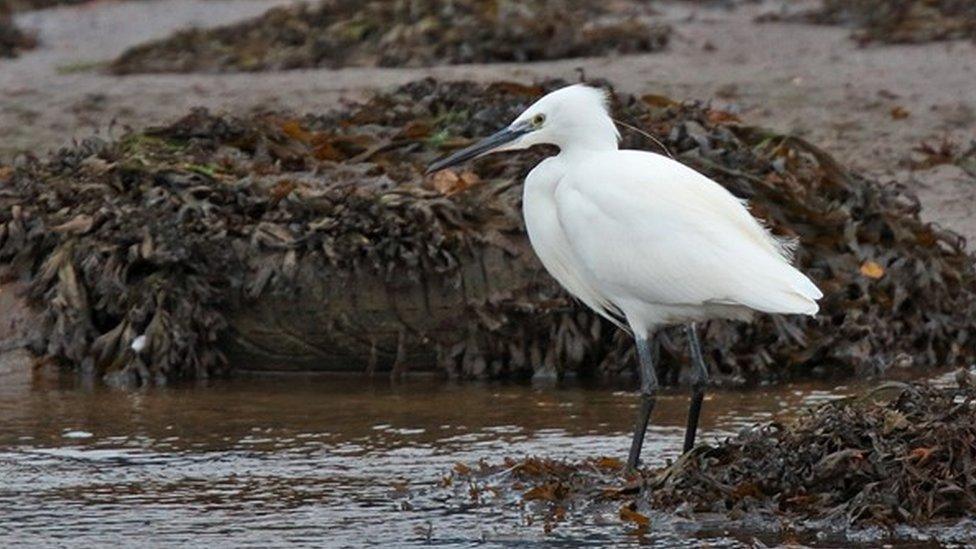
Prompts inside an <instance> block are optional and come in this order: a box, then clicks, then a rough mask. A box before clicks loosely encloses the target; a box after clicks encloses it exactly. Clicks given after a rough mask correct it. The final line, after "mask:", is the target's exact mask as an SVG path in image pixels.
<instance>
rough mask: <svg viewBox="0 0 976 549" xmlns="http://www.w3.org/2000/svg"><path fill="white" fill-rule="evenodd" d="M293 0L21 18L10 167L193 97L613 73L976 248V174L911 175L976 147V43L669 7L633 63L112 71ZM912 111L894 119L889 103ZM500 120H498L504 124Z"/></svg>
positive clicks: (206, 100)
mask: <svg viewBox="0 0 976 549" xmlns="http://www.w3.org/2000/svg"><path fill="white" fill-rule="evenodd" d="M281 3H287V0H281V1H278V0H155V1H153V2H112V1H103V2H97V3H94V4H88V5H84V6H80V7H69V8H60V9H53V10H45V11H39V12H31V13H24V14H21V15H19V16H18V19H17V21H18V23H19V24H21V25H22V26H23V27H25V28H28V29H33V30H35V31H37V32H38V34H39V37H40V39H41V41H42V46H41V47H40V48H39V49H38V50H35V51H33V52H30V53H27V54H25V55H23V56H22V57H21V58H19V59H17V60H14V61H2V62H0V127H2V128H3V129H4V138H3V140H2V141H0V160H9V159H10V158H12V157H13V156H14V155H15V154H16V153H17V152H18V151H22V150H28V149H29V150H45V149H49V148H55V147H58V146H60V145H62V144H64V143H66V142H70V141H71V140H72V139H79V138H83V137H86V136H88V135H92V134H93V133H98V134H100V135H103V136H104V135H112V134H117V133H119V132H120V131H121V129H122V128H124V127H126V126H131V127H140V126H144V125H147V124H153V123H158V122H162V121H166V120H170V119H172V118H174V117H176V116H179V115H181V114H183V113H185V112H186V111H187V110H188V109H189V108H191V107H194V106H206V107H209V108H212V109H217V110H225V111H231V112H233V111H240V110H248V109H252V108H257V107H261V108H289V109H295V110H298V111H322V110H326V109H329V108H331V107H334V106H336V105H337V104H338V103H339V102H340V101H342V100H344V99H354V98H357V97H362V96H363V95H365V94H368V93H371V92H372V91H374V90H376V89H383V88H388V87H391V86H395V85H397V84H400V83H403V82H407V81H410V80H413V79H416V78H420V77H423V76H427V75H434V76H437V77H439V78H471V79H479V80H492V79H499V78H507V79H517V80H532V79H533V78H536V77H543V76H560V77H564V78H569V79H575V78H576V74H577V68H582V69H584V70H585V72H586V75H587V76H588V77H593V78H595V77H602V78H608V79H610V80H611V81H613V82H614V83H616V84H617V85H618V86H619V87H620V88H621V89H622V90H625V91H630V92H637V93H658V94H667V95H672V96H675V97H682V98H700V99H711V100H713V101H714V102H715V103H716V104H718V105H721V106H725V107H728V108H730V109H734V110H736V111H737V112H739V113H740V116H741V117H742V118H743V120H744V121H745V122H746V123H750V124H759V125H764V126H768V127H772V128H775V129H777V130H781V131H791V132H795V133H798V134H801V135H804V136H806V137H807V138H809V139H811V140H812V141H814V142H815V143H817V144H819V145H821V146H822V147H824V148H825V149H827V150H828V151H830V152H832V153H834V154H835V155H837V156H838V157H839V158H840V159H841V160H842V161H843V162H845V163H846V164H848V165H850V166H852V167H854V168H856V169H859V170H862V171H864V172H867V173H869V174H871V175H873V176H875V177H877V178H879V179H881V180H882V181H885V182H899V183H903V184H905V185H906V186H908V187H909V188H911V189H912V190H914V191H915V192H916V193H918V194H919V196H920V198H921V199H922V203H923V207H924V209H923V215H924V216H925V217H926V218H927V219H930V220H933V221H938V222H940V223H942V224H943V225H946V226H948V227H950V228H953V229H955V230H957V231H959V232H961V233H963V234H964V235H965V236H967V237H968V238H969V239H970V241H976V215H974V214H976V178H974V177H973V176H972V175H970V174H967V173H966V172H965V171H963V170H962V169H960V168H958V167H956V166H951V165H945V166H939V167H936V168H934V169H929V170H924V171H912V170H910V169H909V168H908V166H907V162H908V161H909V158H910V155H911V154H912V153H911V151H912V149H913V148H914V147H916V146H917V145H918V144H919V143H920V142H922V141H929V142H936V141H940V140H941V139H942V138H943V137H945V136H948V137H950V138H951V139H953V140H955V141H956V142H958V143H960V144H961V145H962V146H964V147H965V146H968V143H969V142H970V141H971V140H976V45H974V44H972V43H968V42H952V43H933V44H925V45H915V46H876V47H870V48H860V47H858V46H857V45H856V44H855V43H854V42H853V41H851V40H849V39H848V38H847V35H848V31H847V30H846V29H841V28H833V27H818V26H811V25H799V24H786V23H765V24H757V23H754V22H753V18H754V17H755V16H756V15H757V14H759V13H762V12H764V11H769V10H770V9H773V8H774V5H772V4H766V5H746V6H742V7H740V8H738V9H736V10H732V11H727V10H724V9H720V8H718V9H716V8H689V7H687V6H684V5H675V6H668V7H667V8H666V13H665V17H666V18H667V19H668V20H669V21H670V22H671V23H672V24H673V25H674V26H675V29H676V36H675V37H674V40H673V43H672V46H671V48H670V50H669V51H667V52H664V53H658V54H649V55H636V56H626V57H609V58H589V59H574V60H568V61H558V62H545V63H533V64H522V65H513V64H501V65H466V66H453V67H436V68H431V69H344V70H311V71H294V72H285V73H258V74H235V75H147V76H128V77H114V76H110V75H106V74H103V73H102V71H101V70H100V67H99V64H102V63H104V62H106V61H108V60H110V59H112V58H113V57H115V56H116V55H118V54H119V53H121V52H122V51H123V50H125V49H126V48H127V47H129V46H131V45H134V44H136V43H139V42H142V41H144V40H147V39H152V38H158V37H163V36H166V35H167V34H169V33H170V32H172V31H173V30H175V29H178V28H183V27H186V26H189V25H198V26H210V25H218V24H223V23H227V22H230V21H233V20H236V19H241V18H246V17H251V16H254V15H257V14H259V13H261V12H262V11H264V10H265V9H267V8H268V7H270V6H272V5H275V4H281ZM895 108H898V109H900V111H899V112H900V113H901V114H907V116H904V117H903V116H897V117H896V116H893V115H892V111H893V109H895ZM503 122H504V121H499V124H501V123H503Z"/></svg>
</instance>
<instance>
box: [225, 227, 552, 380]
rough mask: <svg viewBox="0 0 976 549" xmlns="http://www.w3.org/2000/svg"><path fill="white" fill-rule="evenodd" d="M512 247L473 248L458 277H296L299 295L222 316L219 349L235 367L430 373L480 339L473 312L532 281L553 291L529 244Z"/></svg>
mask: <svg viewBox="0 0 976 549" xmlns="http://www.w3.org/2000/svg"><path fill="white" fill-rule="evenodd" d="M514 243H515V244H516V247H515V249H508V250H502V249H501V248H498V247H494V246H490V245H481V246H475V247H473V248H472V250H471V251H470V252H469V253H468V254H466V255H465V256H462V257H459V260H460V261H461V266H460V272H459V273H458V275H457V276H454V275H451V276H444V275H438V274H431V275H428V276H427V277H426V278H424V279H422V280H413V279H411V278H410V277H409V276H407V275H406V273H394V274H393V275H392V276H381V275H378V274H374V273H359V274H352V273H338V274H333V275H330V276H322V273H317V274H316V273H314V272H308V273H303V275H301V276H300V278H301V283H300V284H298V286H299V287H300V288H302V290H301V292H300V293H298V294H295V293H290V294H289V293H285V292H273V293H271V294H269V295H267V296H264V297H262V299H260V300H259V301H256V302H254V303H252V304H250V305H248V306H245V307H243V308H242V309H240V310H239V311H237V312H236V313H235V314H233V315H232V316H231V317H230V319H229V321H230V328H231V329H230V330H229V333H228V335H227V336H226V339H225V341H224V342H223V346H224V349H225V352H226V353H227V357H228V359H229V361H230V363H231V364H234V365H235V367H236V368H238V369H242V370H259V371H278V372H282V371H294V372H301V371H306V372H307V371H324V372H343V371H347V372H361V371H389V370H394V371H403V370H406V369H409V370H411V371H430V370H434V369H437V368H439V367H440V366H441V365H442V364H441V360H443V353H445V352H447V350H449V349H450V348H452V347H454V346H456V345H459V344H462V343H463V342H464V341H465V340H466V339H467V338H469V337H474V338H483V337H485V334H480V333H469V330H468V329H467V327H468V326H469V325H470V320H471V318H470V315H471V311H472V310H474V309H476V308H478V307H481V306H483V305H484V304H486V303H488V302H490V301H491V300H492V299H493V297H494V298H497V297H499V296H506V297H512V296H527V295H528V294H529V293H530V292H531V291H532V289H533V288H537V287H538V286H539V285H544V286H551V290H552V291H553V292H556V291H557V289H556V287H555V281H553V280H552V279H551V278H550V277H549V275H548V274H547V273H545V271H544V270H543V268H542V265H541V264H540V263H539V261H538V260H537V259H536V257H535V255H534V254H533V252H532V250H531V248H530V247H529V242H528V239H526V238H524V237H523V238H522V239H521V240H515V241H514ZM439 355H441V356H439Z"/></svg>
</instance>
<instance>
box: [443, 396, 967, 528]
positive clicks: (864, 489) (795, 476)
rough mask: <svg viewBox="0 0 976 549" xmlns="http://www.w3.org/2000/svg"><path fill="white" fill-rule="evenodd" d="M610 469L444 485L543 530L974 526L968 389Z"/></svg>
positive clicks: (826, 409)
mask: <svg viewBox="0 0 976 549" xmlns="http://www.w3.org/2000/svg"><path fill="white" fill-rule="evenodd" d="M623 473H624V470H623V466H622V464H621V463H620V462H619V461H617V460H615V459H611V458H601V459H596V458H594V459H590V460H586V461H583V462H578V463H576V462H564V461H558V460H552V459H542V458H527V459H507V460H505V461H504V462H503V463H500V464H497V465H492V464H487V463H481V464H479V465H477V466H475V467H468V466H466V465H463V464H458V465H457V466H456V467H455V470H454V471H453V472H452V473H451V474H450V476H449V477H447V479H446V480H445V482H444V483H442V484H443V485H444V486H465V487H469V490H468V491H467V494H458V495H459V496H460V497H462V498H463V497H465V496H468V497H471V498H474V497H475V495H476V494H480V493H486V494H488V493H490V494H492V495H493V498H494V501H492V502H482V504H488V505H490V504H501V505H504V504H505V503H504V502H506V501H512V498H511V497H508V496H509V495H511V494H517V495H518V496H519V497H518V498H516V500H520V501H521V505H531V504H532V502H541V503H542V504H541V505H536V506H535V507H534V508H533V512H534V514H535V515H536V516H540V517H541V519H542V520H543V521H544V523H546V524H549V523H558V522H559V521H560V520H562V519H563V518H564V517H565V516H566V515H567V514H572V515H574V518H575V519H576V520H580V519H581V518H585V516H586V515H587V514H590V515H594V514H598V513H605V512H606V511H607V509H608V508H609V509H617V508H619V513H620V519H621V520H622V521H624V522H629V523H632V524H633V525H636V526H637V527H638V528H642V527H647V526H648V524H649V523H650V522H651V518H650V517H651V516H653V512H654V511H655V510H659V511H665V512H668V513H675V512H677V513H678V514H679V515H680V516H682V517H686V518H692V519H695V518H702V517H708V518H709V519H710V520H713V521H714V520H715V517H724V520H725V521H726V523H725V524H726V528H728V527H730V526H731V527H733V528H734V526H732V525H734V524H735V523H736V521H741V523H742V524H748V525H750V526H751V527H756V526H759V525H761V524H763V519H765V521H766V524H768V525H770V526H771V527H773V528H781V527H782V523H783V521H784V520H792V521H799V522H795V523H792V524H793V525H794V527H800V528H815V529H817V530H818V531H819V530H821V529H832V528H836V529H838V530H844V529H847V528H850V527H851V526H855V525H856V526H869V525H880V526H893V525H896V524H911V525H928V524H932V523H951V522H952V521H954V520H958V519H961V518H967V517H968V518H972V517H974V516H976V497H974V495H973V494H974V489H976V389H974V388H973V387H971V386H970V387H962V388H935V387H931V386H928V385H907V384H901V383H893V382H892V383H888V384H885V385H881V386H879V387H878V388H876V389H875V390H874V391H871V392H869V393H867V394H865V395H862V396H859V397H851V398H847V399H843V400H839V401H833V402H829V403H826V404H822V405H819V406H816V407H812V408H809V409H806V410H803V411H802V412H801V413H800V415H799V416H798V417H797V418H795V419H793V420H790V421H786V422H778V421H774V422H772V423H768V424H764V425H759V426H755V427H751V428H747V429H745V430H743V431H742V432H741V433H740V434H739V435H737V436H735V437H731V438H728V439H726V440H724V441H722V442H719V443H717V444H715V445H714V446H711V445H706V444H703V445H699V446H697V447H696V448H695V449H694V450H692V451H691V452H689V453H687V454H685V455H684V456H682V457H681V458H679V459H678V460H677V461H676V462H674V463H673V464H671V465H668V466H666V467H663V468H661V469H655V470H646V471H642V472H640V473H639V474H631V475H630V476H627V475H624V474H623Z"/></svg>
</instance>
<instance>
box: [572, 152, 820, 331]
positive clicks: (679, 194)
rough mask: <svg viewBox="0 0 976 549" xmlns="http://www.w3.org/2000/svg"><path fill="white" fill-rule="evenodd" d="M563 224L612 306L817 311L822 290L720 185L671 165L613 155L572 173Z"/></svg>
mask: <svg viewBox="0 0 976 549" xmlns="http://www.w3.org/2000/svg"><path fill="white" fill-rule="evenodd" d="M556 207H557V211H558V217H559V222H560V224H561V225H562V228H563V230H564V231H565V233H566V236H567V240H568V241H569V242H570V244H571V246H572V248H573V251H574V253H575V255H576V256H577V258H578V260H579V261H581V262H582V263H583V264H585V265H586V266H587V267H588V269H589V271H590V272H591V274H592V276H593V277H594V278H595V279H596V281H597V283H598V284H599V287H600V289H601V292H602V293H604V294H605V295H604V298H605V299H607V300H608V301H610V302H612V303H621V302H623V301H624V300H631V301H633V300H639V301H642V302H644V303H648V304H667V305H691V306H700V305H705V304H709V303H716V304H734V305H744V306H747V307H750V308H753V309H756V310H759V311H765V312H779V313H805V314H813V313H815V312H816V311H817V310H818V307H817V304H816V301H815V300H816V299H818V298H819V297H821V296H822V294H821V292H820V290H819V289H817V287H816V286H815V285H814V284H813V283H812V282H811V281H810V280H809V279H808V278H807V277H806V276H804V275H803V274H802V273H800V272H799V271H798V270H796V269H795V268H793V267H792V266H791V265H790V263H789V257H788V250H787V249H786V248H784V247H783V246H782V245H781V244H780V243H779V242H778V241H777V240H776V239H775V238H774V237H773V236H772V235H770V234H769V232H768V231H767V230H766V229H765V228H764V227H763V226H762V224H760V223H759V222H758V221H757V220H756V219H755V218H754V217H753V216H752V215H751V214H750V213H749V212H748V210H747V209H746V207H745V206H744V205H743V203H742V202H741V201H740V200H738V199H737V198H736V197H735V196H733V195H732V194H731V193H729V192H728V191H727V190H725V188H723V187H722V186H721V185H719V184H717V183H715V182H713V181H711V180H710V179H708V178H707V177H705V176H704V175H702V174H699V173H698V172H696V171H694V170H692V169H691V168H688V167H687V166H684V165H683V164H681V163H679V162H676V161H673V160H671V159H668V158H665V157H662V156H660V155H656V154H653V153H648V152H642V151H613V152H607V153H602V154H600V155H595V156H592V157H590V159H589V160H588V161H587V162H586V163H585V164H577V165H575V166H574V169H570V170H567V175H566V177H565V178H564V180H563V181H561V182H560V184H559V187H558V189H557V190H556Z"/></svg>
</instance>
